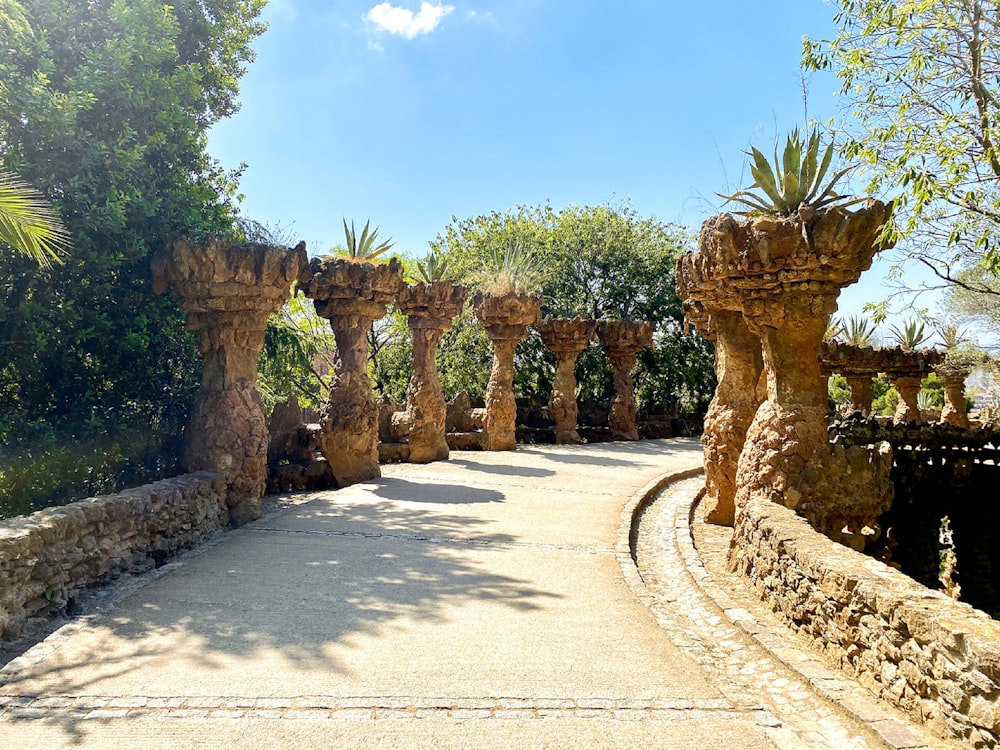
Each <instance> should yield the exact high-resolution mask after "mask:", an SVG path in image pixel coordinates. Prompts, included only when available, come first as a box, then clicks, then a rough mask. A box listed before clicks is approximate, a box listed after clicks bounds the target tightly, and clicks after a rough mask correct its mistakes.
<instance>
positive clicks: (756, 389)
mask: <svg viewBox="0 0 1000 750" xmlns="http://www.w3.org/2000/svg"><path fill="white" fill-rule="evenodd" d="M678 289H679V290H680V291H681V296H682V298H683V299H684V301H685V302H684V313H685V316H686V318H687V320H688V321H689V322H691V323H692V324H693V325H694V326H695V328H697V329H698V331H699V332H700V333H701V334H702V335H703V336H705V337H706V338H708V339H711V340H713V341H715V377H716V381H717V382H718V385H717V386H716V388H715V395H714V396H713V397H712V402H711V403H710V404H709V405H708V411H707V412H706V414H705V426H704V430H703V432H702V436H701V443H702V446H703V448H704V451H705V493H706V501H707V502H706V508H707V510H706V513H705V520H706V521H708V522H709V523H715V524H719V525H722V526H732V525H733V523H734V520H735V516H736V468H737V466H738V465H739V460H740V453H741V452H742V451H743V444H744V441H745V440H746V434H747V428H749V427H750V423H751V422H752V421H753V417H754V414H756V413H757V409H758V407H759V406H760V403H761V401H763V395H762V394H761V392H760V386H761V374H762V373H763V371H764V359H763V355H762V353H761V345H760V338H759V337H758V336H757V335H756V334H754V333H751V331H750V329H749V328H748V327H747V324H746V322H745V321H744V320H743V314H742V313H740V312H737V311H734V310H726V309H723V307H722V305H723V304H724V302H723V300H721V299H717V298H714V297H713V295H711V294H710V293H709V294H706V293H705V292H704V290H701V292H702V293H700V294H699V292H698V291H697V290H696V289H695V285H694V284H692V280H691V279H686V280H683V281H682V276H681V275H680V274H678ZM695 297H699V298H701V299H703V300H704V301H703V302H695V301H694V299H695ZM709 310H711V311H712V312H711V314H709V312H708V311H709Z"/></svg>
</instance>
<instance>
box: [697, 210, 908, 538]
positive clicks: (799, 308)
mask: <svg viewBox="0 0 1000 750" xmlns="http://www.w3.org/2000/svg"><path fill="white" fill-rule="evenodd" d="M890 212H891V209H890V207H889V206H887V205H885V204H882V203H879V202H876V201H873V202H872V203H870V204H869V206H868V207H866V208H863V209H861V210H859V211H857V212H853V213H852V212H848V211H846V210H844V209H841V208H836V207H831V208H826V209H823V210H820V211H816V210H814V209H812V208H811V207H808V206H804V207H802V208H800V209H799V211H798V212H797V214H795V215H792V216H788V217H778V216H753V217H748V218H746V219H742V220H737V219H735V218H733V217H732V216H731V215H728V214H723V215H721V216H716V217H713V218H711V219H709V220H708V221H706V222H705V224H704V225H703V226H702V230H701V233H700V235H699V240H698V241H699V248H700V252H699V253H698V255H700V256H701V257H700V258H692V259H691V260H685V261H684V263H685V264H686V265H687V266H688V267H691V268H697V269H698V272H699V274H700V277H701V278H704V279H711V280H714V281H715V282H716V284H717V287H718V288H719V290H720V293H721V294H723V295H724V296H727V297H730V296H731V297H733V298H735V299H736V300H738V303H739V306H740V307H741V308H742V310H743V316H744V319H745V321H746V323H747V325H748V327H749V328H750V330H751V331H753V332H754V333H756V334H757V335H759V336H760V339H761V344H762V348H763V361H764V367H765V370H766V373H767V400H766V401H765V402H764V403H763V404H762V405H761V406H760V408H759V409H758V410H757V412H756V414H755V415H754V420H753V422H752V424H751V425H750V427H749V428H748V430H747V437H746V443H745V446H744V449H743V452H742V453H741V455H740V460H739V467H738V470H737V487H738V489H737V495H736V514H737V516H738V515H739V509H740V508H741V507H743V505H745V504H746V503H747V502H749V501H750V500H751V499H754V498H760V499H767V500H770V501H773V502H777V503H780V504H782V505H785V506H787V507H789V508H794V509H796V510H797V511H798V512H799V513H800V514H802V515H804V516H805V517H806V518H808V519H809V520H810V521H811V522H812V523H813V525H814V526H815V527H816V528H818V529H820V530H823V531H826V532H828V533H832V531H831V529H830V528H829V527H830V526H831V524H832V523H839V522H840V520H841V519H842V518H843V517H844V509H843V508H836V509H833V508H831V505H832V504H833V505H835V504H836V503H838V502H839V501H840V499H839V498H836V497H831V494H830V490H831V487H832V486H834V485H835V484H836V481H834V480H835V479H836V478H837V477H838V476H839V475H838V471H839V467H835V466H834V465H833V458H832V454H831V450H830V447H829V443H828V441H827V433H826V421H825V414H826V406H827V393H826V391H825V389H824V388H823V386H822V385H821V378H820V374H821V367H820V363H819V353H820V347H821V345H822V342H823V337H824V334H825V333H826V330H827V325H826V323H827V316H829V315H831V314H832V313H833V312H835V311H836V309H837V304H836V299H837V295H838V294H839V293H840V288H841V287H842V286H846V285H847V284H850V283H853V282H855V281H857V279H858V277H859V276H860V274H861V272H862V271H864V270H865V269H867V268H868V267H870V265H871V261H872V257H873V256H874V254H875V252H876V250H877V245H876V239H877V237H878V234H879V230H880V228H881V226H882V225H883V224H884V223H885V221H886V220H888V218H889V215H890ZM883 468H884V464H882V463H880V464H878V465H877V466H875V465H874V464H873V471H874V470H878V471H882V470H883ZM881 500H882V499H881V498H875V499H874V501H875V502H880V501H881ZM876 510H877V509H874V508H867V507H866V508H852V509H850V511H848V512H849V513H856V514H859V515H860V516H863V517H865V518H868V517H869V516H870V515H871V514H872V513H875V515H877V512H876ZM834 518H836V519H837V520H836V521H833V520H832V519H834ZM838 531H839V530H838Z"/></svg>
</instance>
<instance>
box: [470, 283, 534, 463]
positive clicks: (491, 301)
mask: <svg viewBox="0 0 1000 750" xmlns="http://www.w3.org/2000/svg"><path fill="white" fill-rule="evenodd" d="M541 306H542V300H541V299H540V298H539V297H533V296H531V295H526V294H504V295H500V296H494V295H492V294H484V293H482V292H477V293H476V294H475V296H473V298H472V308H473V310H474V311H475V313H476V317H477V318H479V321H480V322H481V323H482V324H483V327H484V328H485V329H486V335H487V336H489V337H490V341H492V342H493V369H492V371H491V372H490V382H489V384H488V385H487V386H486V417H485V418H484V420H483V433H484V434H483V448H484V449H485V450H488V451H512V450H514V449H515V448H516V447H517V435H516V429H517V403H516V402H515V401H514V349H516V348H517V342H519V341H521V340H522V339H524V338H526V337H527V335H528V326H530V325H533V324H534V322H535V321H536V320H537V319H538V311H539V309H540V308H541Z"/></svg>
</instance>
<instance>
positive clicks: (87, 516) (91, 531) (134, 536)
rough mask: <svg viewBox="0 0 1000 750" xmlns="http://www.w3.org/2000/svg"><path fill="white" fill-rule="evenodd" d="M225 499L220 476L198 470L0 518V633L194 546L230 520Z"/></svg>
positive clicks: (13, 632)
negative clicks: (113, 577) (90, 589)
mask: <svg viewBox="0 0 1000 750" xmlns="http://www.w3.org/2000/svg"><path fill="white" fill-rule="evenodd" d="M228 496H229V491H228V485H227V481H226V475H225V474H223V473H221V472H208V471H201V472H196V473H193V474H186V475H184V476H180V477H174V478H172V479H164V480H161V481H159V482H154V483H153V484H147V485H144V486H142V487H137V488H135V489H131V490H126V491H124V492H120V493H118V494H116V495H107V496H105V497H96V498H90V499H87V500H81V501H79V502H75V503H70V504H69V505H64V506H62V507H58V508H47V509H45V510H41V511H38V512H37V513H32V514H31V515H29V516H23V517H20V518H14V519H11V520H7V521H0V637H2V638H4V639H11V638H16V637H17V636H18V635H19V634H20V632H21V629H22V627H23V626H24V624H25V622H26V621H27V619H28V618H30V617H34V616H43V615H46V614H50V613H54V612H58V611H59V610H61V609H62V608H64V607H66V605H67V603H68V602H70V600H71V598H72V597H73V596H74V595H75V593H76V592H78V591H80V590H81V589H83V588H84V587H86V586H90V585H92V584H95V583H99V582H101V581H104V580H105V579H107V578H108V577H109V576H111V575H113V574H115V573H120V572H122V571H133V572H138V571H144V570H149V569H150V568H152V567H153V566H154V565H155V564H158V563H162V562H163V560H165V559H166V558H167V556H169V555H172V554H173V553H175V552H177V551H178V550H179V549H182V548H186V547H191V546H194V545H195V544H197V543H198V542H200V541H201V540H202V539H204V538H205V537H206V536H207V535H208V534H210V533H212V532H213V531H216V530H218V529H220V528H222V527H224V526H225V525H226V524H227V523H228V522H229V510H230V509H229V505H228Z"/></svg>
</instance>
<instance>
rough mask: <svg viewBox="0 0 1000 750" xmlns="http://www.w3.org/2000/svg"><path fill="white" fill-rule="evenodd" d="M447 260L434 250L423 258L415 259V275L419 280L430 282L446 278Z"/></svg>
mask: <svg viewBox="0 0 1000 750" xmlns="http://www.w3.org/2000/svg"><path fill="white" fill-rule="evenodd" d="M447 275H448V261H447V260H445V258H444V257H443V256H442V255H441V254H440V253H439V252H438V251H437V250H434V251H432V252H431V253H429V254H428V255H427V257H426V258H424V259H423V260H418V261H417V276H418V277H419V278H420V280H421V281H423V282H426V283H428V284H430V283H431V282H434V281H441V280H443V279H445V278H447Z"/></svg>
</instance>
